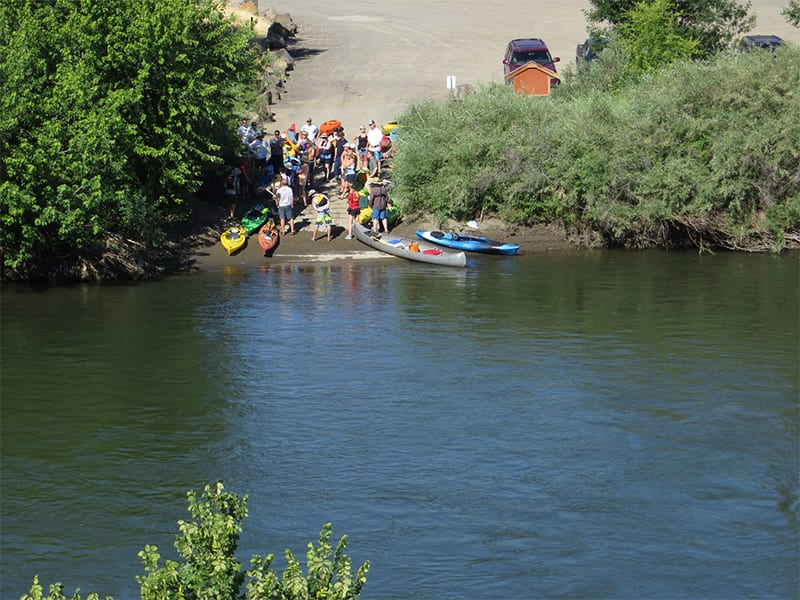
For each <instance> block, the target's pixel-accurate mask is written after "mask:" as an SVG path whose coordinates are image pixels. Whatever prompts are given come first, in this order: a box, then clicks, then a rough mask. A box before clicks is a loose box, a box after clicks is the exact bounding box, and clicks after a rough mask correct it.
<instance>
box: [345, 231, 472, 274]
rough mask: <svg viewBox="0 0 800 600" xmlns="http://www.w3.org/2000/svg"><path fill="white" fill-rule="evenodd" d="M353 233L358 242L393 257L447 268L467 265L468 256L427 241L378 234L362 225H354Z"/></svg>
mask: <svg viewBox="0 0 800 600" xmlns="http://www.w3.org/2000/svg"><path fill="white" fill-rule="evenodd" d="M353 232H354V233H355V235H356V239H357V240H358V241H360V242H362V243H363V244H366V245H367V246H370V247H371V248H375V249H376V250H380V251H381V252H385V253H386V254H390V255H392V256H397V257H399V258H405V259H407V260H413V261H417V262H424V263H429V264H432V265H442V266H446V267H464V266H466V265H467V255H466V254H464V253H463V252H457V251H455V250H448V249H447V248H441V247H439V246H436V245H434V244H429V243H427V242H425V241H417V240H411V239H407V238H403V237H400V236H397V235H394V234H392V233H376V232H374V231H372V230H371V229H368V228H367V227H364V226H363V225H361V224H360V223H354V224H353Z"/></svg>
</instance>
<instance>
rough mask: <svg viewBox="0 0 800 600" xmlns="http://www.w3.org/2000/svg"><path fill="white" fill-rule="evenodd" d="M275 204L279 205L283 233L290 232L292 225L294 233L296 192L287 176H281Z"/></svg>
mask: <svg viewBox="0 0 800 600" xmlns="http://www.w3.org/2000/svg"><path fill="white" fill-rule="evenodd" d="M275 205H276V206H277V207H278V216H279V217H280V219H281V233H288V232H289V230H290V229H289V227H291V232H292V235H294V192H293V191H292V188H291V187H289V180H288V179H287V178H286V177H280V185H279V186H278V189H277V190H275ZM287 222H288V223H289V226H288V227H287V225H286V223H287Z"/></svg>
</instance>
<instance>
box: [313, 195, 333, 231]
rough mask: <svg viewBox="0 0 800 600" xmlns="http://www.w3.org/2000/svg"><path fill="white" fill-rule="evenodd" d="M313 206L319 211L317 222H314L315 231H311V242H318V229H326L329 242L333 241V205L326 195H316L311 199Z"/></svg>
mask: <svg viewBox="0 0 800 600" xmlns="http://www.w3.org/2000/svg"><path fill="white" fill-rule="evenodd" d="M311 206H313V207H314V210H315V211H317V220H316V221H314V229H313V230H312V231H311V241H312V242H316V241H317V229H319V228H320V227H325V228H326V230H327V232H328V241H329V242H330V241H331V228H332V225H333V219H332V218H331V204H330V202H329V201H328V197H327V196H326V195H325V194H314V195H313V196H312V197H311Z"/></svg>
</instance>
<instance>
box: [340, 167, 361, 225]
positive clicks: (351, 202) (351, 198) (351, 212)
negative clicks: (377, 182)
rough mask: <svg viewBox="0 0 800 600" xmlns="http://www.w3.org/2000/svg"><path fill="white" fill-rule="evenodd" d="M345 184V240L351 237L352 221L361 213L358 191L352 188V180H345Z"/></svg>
mask: <svg viewBox="0 0 800 600" xmlns="http://www.w3.org/2000/svg"><path fill="white" fill-rule="evenodd" d="M346 185H347V236H346V237H345V238H344V239H346V240H352V239H353V223H354V222H355V221H356V219H358V216H359V215H360V214H361V208H359V204H360V202H359V197H358V192H357V191H356V190H355V189H354V188H353V182H352V181H348V182H346Z"/></svg>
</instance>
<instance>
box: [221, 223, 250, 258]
mask: <svg viewBox="0 0 800 600" xmlns="http://www.w3.org/2000/svg"><path fill="white" fill-rule="evenodd" d="M219 241H220V242H221V243H222V247H223V248H225V251H226V252H227V253H228V256H230V255H231V254H236V253H237V252H238V251H239V250H241V249H242V248H244V245H245V244H246V243H247V232H245V230H244V227H241V226H240V225H235V226H233V227H229V228H228V229H226V230H225V231H223V232H222V233H221V234H220V236H219Z"/></svg>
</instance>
